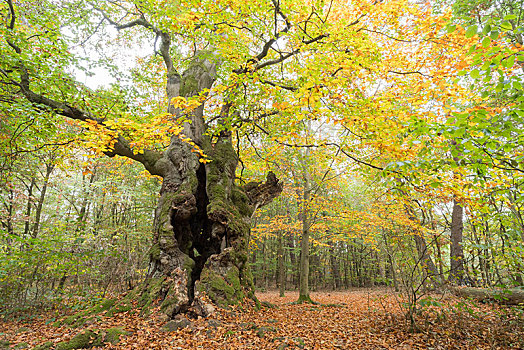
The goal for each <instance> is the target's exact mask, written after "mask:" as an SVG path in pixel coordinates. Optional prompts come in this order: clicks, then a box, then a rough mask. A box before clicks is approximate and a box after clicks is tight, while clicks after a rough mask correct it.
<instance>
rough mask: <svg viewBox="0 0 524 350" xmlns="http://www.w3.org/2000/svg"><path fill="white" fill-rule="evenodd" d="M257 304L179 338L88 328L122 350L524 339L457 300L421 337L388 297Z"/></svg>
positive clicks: (48, 336)
mask: <svg viewBox="0 0 524 350" xmlns="http://www.w3.org/2000/svg"><path fill="white" fill-rule="evenodd" d="M257 296H258V298H259V299H260V300H261V301H266V302H270V303H271V304H273V305H275V306H276V307H275V308H266V307H263V308H262V309H261V310H255V309H254V308H252V307H250V306H248V304H250V303H245V304H244V305H242V306H238V307H233V308H231V309H230V310H218V312H217V313H216V314H215V315H213V316H211V317H210V318H208V319H203V318H199V319H197V320H191V321H192V324H191V325H190V326H189V327H187V328H182V329H179V330H177V331H173V332H165V331H163V330H161V327H162V325H163V324H164V323H165V321H161V320H160V318H159V314H158V313H157V311H155V312H153V314H152V315H150V316H149V317H147V318H142V317H140V316H138V314H137V313H132V312H125V313H121V314H116V315H115V316H113V317H100V318H99V319H98V320H96V321H95V322H94V323H93V324H91V325H89V326H88V328H89V329H101V330H103V329H108V328H112V327H121V328H123V329H124V330H126V331H127V332H128V335H126V336H123V337H122V338H121V341H120V342H119V343H118V344H117V345H110V344H107V345H106V346H105V347H104V349H284V348H286V349H309V350H324V349H326V350H328V349H333V350H334V349H427V348H428V347H433V348H435V349H478V350H483V349H493V348H499V349H517V348H518V342H517V340H518V339H523V338H524V333H523V330H522V328H520V329H519V328H518V327H517V328H515V327H514V326H513V327H512V326H511V325H512V322H515V319H513V318H511V317H506V318H505V317H504V316H503V315H505V313H506V311H507V310H504V309H502V308H500V309H499V308H496V307H493V306H489V305H480V306H479V305H473V304H471V303H469V302H465V301H464V300H460V299H457V298H455V297H452V296H449V295H434V296H433V297H434V298H436V299H437V300H439V302H440V303H441V304H442V305H443V308H441V309H439V308H427V309H424V310H423V311H422V312H421V313H420V314H419V319H420V326H421V332H419V333H410V332H409V331H408V328H409V327H408V324H407V322H406V319H405V317H404V311H403V309H402V298H401V297H400V296H398V295H395V294H394V293H392V292H390V291H388V290H386V289H360V290H351V291H340V292H314V293H311V297H312V299H313V300H315V301H316V302H319V303H320V304H317V305H312V304H300V305H294V304H291V302H293V301H295V300H297V293H294V292H288V293H287V295H286V296H285V297H282V298H281V297H279V296H278V293H277V292H267V293H260V294H257ZM466 304H467V305H466ZM461 305H462V306H461ZM464 305H466V307H465V306H464ZM468 311H469V312H468ZM470 312H471V313H473V314H470ZM439 315H440V316H439ZM443 315H445V317H444V316H443ZM48 316H49V315H48ZM22 327H25V328H22ZM80 331H81V330H80V329H72V328H67V327H61V328H56V327H53V326H51V325H50V324H46V322H45V321H44V320H38V321H33V322H26V323H24V322H14V321H8V322H5V321H4V322H0V332H1V333H3V334H4V338H5V339H6V340H8V341H10V342H11V343H12V344H18V343H21V342H27V343H28V344H29V345H30V346H31V347H32V346H35V345H37V344H41V343H43V342H45V341H52V342H53V343H57V342H58V341H63V340H68V339H70V338H72V337H73V336H74V335H75V334H77V333H78V332H80ZM510 344H513V347H512V346H511V345H510Z"/></svg>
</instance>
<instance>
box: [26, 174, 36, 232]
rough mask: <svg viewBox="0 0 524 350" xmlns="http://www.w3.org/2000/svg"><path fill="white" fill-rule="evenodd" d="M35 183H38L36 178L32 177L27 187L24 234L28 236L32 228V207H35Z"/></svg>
mask: <svg viewBox="0 0 524 350" xmlns="http://www.w3.org/2000/svg"><path fill="white" fill-rule="evenodd" d="M35 184H36V178H35V177H32V178H31V184H30V185H29V187H28V188H27V207H26V210H25V216H26V220H25V223H24V236H27V235H28V234H29V230H30V221H31V220H30V218H31V209H32V208H33V188H34V187H35Z"/></svg>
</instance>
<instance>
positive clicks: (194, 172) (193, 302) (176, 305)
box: [150, 54, 282, 317]
mask: <svg viewBox="0 0 524 350" xmlns="http://www.w3.org/2000/svg"><path fill="white" fill-rule="evenodd" d="M201 55H204V54H201ZM215 73H216V63H215V62H213V61H212V59H211V58H209V57H205V56H201V57H196V58H195V59H194V60H193V62H192V64H191V65H190V67H189V68H188V69H187V70H186V71H185V72H184V73H183V74H182V76H179V75H177V74H176V73H174V74H171V75H170V76H169V80H168V86H167V92H168V97H169V99H171V98H173V97H176V96H183V97H191V96H194V95H197V94H199V93H202V92H203V91H205V90H206V89H210V88H211V86H212V84H213V82H214V80H215ZM170 109H172V107H170ZM230 109H231V105H230V104H229V103H226V104H225V105H224V106H223V108H222V111H221V116H222V117H223V118H226V117H227V115H228V113H229V111H230ZM170 112H171V113H173V114H175V115H180V113H181V112H180V111H179V110H170ZM189 117H190V118H189V119H191V123H190V124H189V123H188V124H186V126H185V128H184V135H185V136H187V137H189V138H190V139H191V140H192V141H193V142H194V143H195V144H196V145H198V146H199V147H200V148H201V149H202V150H203V151H204V153H205V154H206V155H207V157H208V158H209V160H210V161H209V162H208V163H207V164H203V163H201V162H200V161H199V158H198V156H197V154H196V153H195V152H193V149H192V146H191V145H190V144H188V143H186V142H184V141H182V140H181V139H180V138H179V137H178V136H173V137H172V139H171V144H170V146H169V148H168V149H167V150H166V151H165V152H164V155H163V157H162V158H161V159H160V160H159V161H158V162H157V164H156V166H157V167H158V166H160V167H161V173H162V174H163V178H164V182H163V185H162V188H161V191H160V199H159V203H158V207H157V209H156V212H155V220H154V238H153V243H154V245H153V247H152V249H151V254H150V258H151V264H150V285H151V288H156V289H157V291H156V290H155V292H156V293H157V294H160V297H161V298H162V299H163V301H162V309H163V311H164V312H165V313H166V314H167V315H168V316H170V317H172V316H174V315H175V314H177V313H180V312H186V311H191V312H194V313H196V314H199V315H203V316H206V315H208V314H209V313H211V312H212V310H213V308H212V306H211V305H210V304H209V303H208V302H207V301H206V300H210V301H212V302H213V303H215V304H218V305H220V306H226V305H230V304H236V303H238V302H239V301H240V300H242V299H243V298H244V297H246V296H251V297H254V294H253V279H252V276H251V273H250V271H249V268H248V266H247V259H248V256H247V253H248V252H247V248H248V237H249V232H250V218H251V215H252V214H253V211H254V210H255V209H256V208H257V207H260V206H262V205H265V204H267V203H269V202H270V201H271V200H272V199H273V198H275V197H276V196H278V195H279V194H280V192H281V191H282V186H281V184H280V183H279V181H278V180H277V179H276V177H275V176H274V174H272V173H270V174H269V175H268V177H267V181H266V183H264V184H260V183H249V184H248V185H246V186H245V187H244V188H241V187H239V186H237V185H236V184H235V183H234V179H235V171H236V167H237V162H238V158H237V154H236V152H235V150H234V149H233V146H232V143H231V135H230V133H229V132H227V131H222V132H221V134H220V135H218V136H217V137H216V140H211V139H210V137H209V136H208V135H205V131H206V129H205V123H204V119H203V106H200V107H198V108H197V109H196V110H194V111H193V112H192V113H191V115H190V116H189ZM153 294H155V293H153ZM204 295H207V298H209V299H207V298H205V297H204ZM151 296H153V295H151Z"/></svg>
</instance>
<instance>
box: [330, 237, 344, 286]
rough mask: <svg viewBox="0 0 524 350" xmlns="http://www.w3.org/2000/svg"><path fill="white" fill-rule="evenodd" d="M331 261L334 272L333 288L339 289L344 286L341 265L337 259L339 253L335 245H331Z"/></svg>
mask: <svg viewBox="0 0 524 350" xmlns="http://www.w3.org/2000/svg"><path fill="white" fill-rule="evenodd" d="M329 261H330V263H331V271H332V273H333V290H337V289H339V288H341V287H342V281H341V278H340V266H339V263H338V261H337V254H336V250H335V246H334V245H332V246H330V247H329Z"/></svg>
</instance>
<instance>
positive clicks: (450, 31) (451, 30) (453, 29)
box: [447, 24, 457, 33]
mask: <svg viewBox="0 0 524 350" xmlns="http://www.w3.org/2000/svg"><path fill="white" fill-rule="evenodd" d="M456 29H457V26H456V25H454V24H452V25H448V28H447V30H448V33H453V32H454V31H455V30H456Z"/></svg>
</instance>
